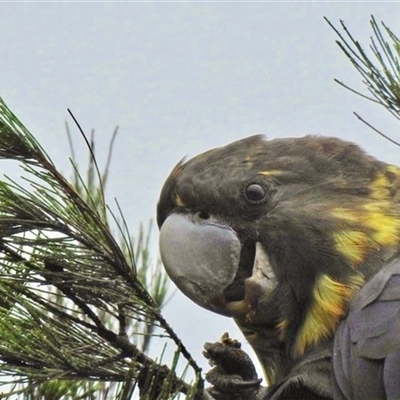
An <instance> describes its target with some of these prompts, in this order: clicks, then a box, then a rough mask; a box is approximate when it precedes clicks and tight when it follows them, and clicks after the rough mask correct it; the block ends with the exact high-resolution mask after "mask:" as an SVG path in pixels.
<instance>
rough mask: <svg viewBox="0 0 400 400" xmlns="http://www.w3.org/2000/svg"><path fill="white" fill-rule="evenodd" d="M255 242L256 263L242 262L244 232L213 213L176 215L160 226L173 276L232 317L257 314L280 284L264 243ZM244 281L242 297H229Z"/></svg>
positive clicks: (166, 262)
mask: <svg viewBox="0 0 400 400" xmlns="http://www.w3.org/2000/svg"><path fill="white" fill-rule="evenodd" d="M254 246H255V253H254V259H253V258H252V259H251V260H250V265H246V266H244V265H242V264H243V259H241V252H242V247H243V246H242V244H241V242H240V239H239V237H238V235H237V234H236V232H235V231H234V230H233V229H232V228H231V227H230V226H229V225H227V224H225V223H223V222H221V221H219V220H217V219H215V218H213V217H210V218H208V219H200V218H198V217H196V216H195V215H190V214H189V215H187V214H171V215H170V216H169V217H168V218H167V219H166V220H165V221H164V223H163V224H162V226H161V230H160V253H161V259H162V261H163V264H164V266H165V269H166V270H167V273H168V275H169V276H170V278H171V279H172V280H173V281H174V282H175V284H176V285H177V286H178V288H179V289H180V290H181V291H182V292H183V293H184V294H185V295H186V296H188V297H189V298H190V299H191V300H193V301H194V302H195V303H197V304H198V305H200V306H202V307H204V308H206V309H209V310H211V311H214V312H217V313H219V314H222V315H226V316H234V317H239V318H247V319H249V318H251V319H253V317H256V314H257V310H258V309H259V308H260V307H258V306H259V305H261V303H260V302H262V304H263V306H265V300H266V299H267V298H269V296H270V294H271V292H272V290H273V289H274V288H275V286H276V280H275V275H274V273H273V271H272V268H271V266H270V264H269V260H268V257H267V256H266V254H265V252H264V251H263V249H262V246H261V244H260V243H256V244H255V245H254ZM247 258H248V257H247ZM248 261H249V260H247V263H248ZM244 267H245V268H246V269H248V273H247V272H246V274H245V275H244V274H243V272H241V271H239V270H240V269H241V268H244ZM238 277H240V279H239V278H238ZM235 278H236V280H235ZM234 281H235V282H234ZM238 281H239V285H241V286H242V287H243V293H244V294H243V296H242V298H240V300H237V301H229V300H227V297H228V298H229V297H230V296H229V295H227V296H226V295H225V293H227V294H228V293H231V292H232V290H235V288H236V286H237V285H238ZM228 288H229V290H227V291H226V289H228ZM232 288H233V289H232ZM225 291H226V292H225ZM224 292H225V293H224ZM263 308H264V307H263Z"/></svg>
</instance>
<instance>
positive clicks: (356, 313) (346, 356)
mask: <svg viewBox="0 0 400 400" xmlns="http://www.w3.org/2000/svg"><path fill="white" fill-rule="evenodd" d="M332 361H333V387H334V399H335V400H344V399H346V400H350V399H351V400H359V399H360V400H365V399H373V400H380V399H387V400H399V399H400V260H396V261H394V262H392V263H391V264H389V265H388V266H387V267H385V268H383V269H382V270H381V271H380V272H379V273H377V274H376V275H375V276H374V277H373V278H372V279H371V280H370V281H369V282H368V283H367V284H366V285H365V286H364V287H363V288H362V289H361V290H360V292H359V293H358V294H357V296H356V297H355V299H354V300H353V302H352V304H351V306H350V312H349V316H348V318H346V320H344V321H343V322H342V323H341V324H340V326H339V328H338V330H337V332H336V334H335V340H334V348H333V360H332Z"/></svg>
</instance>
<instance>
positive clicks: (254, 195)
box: [244, 182, 267, 203]
mask: <svg viewBox="0 0 400 400" xmlns="http://www.w3.org/2000/svg"><path fill="white" fill-rule="evenodd" d="M244 194H245V196H246V199H247V200H249V201H251V202H252V203H259V202H260V201H262V200H264V199H265V197H266V195H267V190H266V189H265V188H264V187H263V186H262V185H260V184H259V183H255V182H253V183H250V184H248V185H247V186H246V188H245V190H244Z"/></svg>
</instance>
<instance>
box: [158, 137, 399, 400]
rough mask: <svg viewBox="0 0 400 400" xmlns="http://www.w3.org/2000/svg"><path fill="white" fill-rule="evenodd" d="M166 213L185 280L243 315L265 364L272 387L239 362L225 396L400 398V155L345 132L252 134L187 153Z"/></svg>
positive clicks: (165, 193)
mask: <svg viewBox="0 0 400 400" xmlns="http://www.w3.org/2000/svg"><path fill="white" fill-rule="evenodd" d="M157 211H158V225H159V227H160V252H161V257H162V260H163V263H164V265H165V268H166V270H167V272H168V274H169V275H170V277H171V278H172V280H173V281H174V282H175V283H176V285H177V286H178V287H179V288H180V290H181V291H182V292H183V293H184V294H186V295H187V296H188V297H189V298H190V299H192V300H193V301H194V302H196V303H197V304H199V305H200V306H202V307H205V308H207V309H209V310H211V311H214V312H217V313H220V314H222V315H225V316H230V317H233V318H234V320H235V322H236V323H237V324H238V326H239V328H240V329H241V330H242V332H243V334H244V336H245V339H246V340H247V341H248V342H249V343H250V345H251V346H252V347H253V349H254V350H255V353H256V354H257V356H258V358H259V360H260V362H261V364H262V366H263V368H264V371H265V377H266V379H267V381H268V383H269V388H268V390H267V391H265V390H264V391H263V392H260V391H258V392H257V390H255V389H254V391H253V392H251V391H249V389H248V388H249V387H250V386H251V385H250V384H249V385H248V386H246V383H249V382H246V380H245V378H243V377H242V376H240V374H236V376H235V378H234V381H235V382H236V383H237V387H236V389H237V390H234V391H232V392H231V394H229V393H228V394H225V397H223V395H224V394H223V393H221V396H222V397H221V398H227V399H229V398H232V399H234V398H244V399H246V398H248V399H250V398H262V399H274V400H278V399H279V400H282V399H335V400H336V399H362V400H366V399H372V400H378V399H397V400H399V399H400V259H399V256H400V168H399V167H396V166H394V165H389V164H386V163H383V162H381V161H378V160H376V159H374V158H373V157H371V156H369V155H367V154H366V153H364V152H363V151H362V150H361V149H360V148H359V147H358V146H357V145H355V144H352V143H349V142H346V141H342V140H339V139H336V138H329V137H318V136H306V137H303V138H289V139H274V140H266V139H265V138H264V137H263V136H252V137H249V138H246V139H243V140H239V141H236V142H234V143H232V144H229V145H227V146H225V147H221V148H217V149H213V150H210V151H207V152H205V153H203V154H200V155H198V156H197V157H194V158H193V159H191V160H189V161H186V162H184V161H181V162H179V163H178V164H177V165H176V167H175V168H174V169H173V171H172V172H171V174H170V176H169V177H168V179H167V180H166V182H165V184H164V187H163V188H162V191H161V195H160V199H159V203H158V210H157ZM227 349H228V350H227V351H229V347H227ZM228 369H229V368H228ZM222 370H223V371H225V372H226V371H227V369H225V370H224V369H222ZM231 373H232V374H233V375H235V371H231ZM241 379H243V382H242V385H240V384H239V383H240V380H241ZM253 381H254V380H253ZM250 383H251V382H250ZM253 383H254V382H253ZM233 387H235V385H233ZM242 387H243V388H245V390H243V391H242V392H241V388H242ZM230 390H232V387H231V388H230ZM260 393H262V394H260ZM240 396H241V397H240ZM257 396H258V397H257Z"/></svg>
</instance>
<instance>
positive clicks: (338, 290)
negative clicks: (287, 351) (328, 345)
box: [294, 275, 364, 356]
mask: <svg viewBox="0 0 400 400" xmlns="http://www.w3.org/2000/svg"><path fill="white" fill-rule="evenodd" d="M363 283H364V280H363V278H362V277H361V276H360V275H354V276H353V277H352V279H351V281H350V282H349V283H348V284H343V283H340V282H337V281H335V280H333V279H332V278H331V277H329V276H328V275H321V276H319V277H318V279H317V280H316V282H315V285H314V289H313V292H312V296H313V297H312V301H311V305H310V307H309V309H308V312H307V315H306V317H305V320H304V323H303V325H302V326H301V328H300V329H299V332H298V334H297V337H296V342H295V347H294V352H295V354H296V355H298V356H300V355H302V354H304V352H305V350H306V349H307V347H309V346H311V345H314V344H316V343H318V342H319V341H320V340H323V339H327V338H329V337H330V336H331V335H332V333H333V332H334V330H335V329H336V327H337V325H338V323H339V321H340V319H341V318H342V317H343V316H344V315H345V314H346V312H347V304H348V301H349V299H350V298H351V297H352V296H353V295H354V293H355V292H356V291H357V290H358V289H359V288H360V287H361V286H362V284H363Z"/></svg>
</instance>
